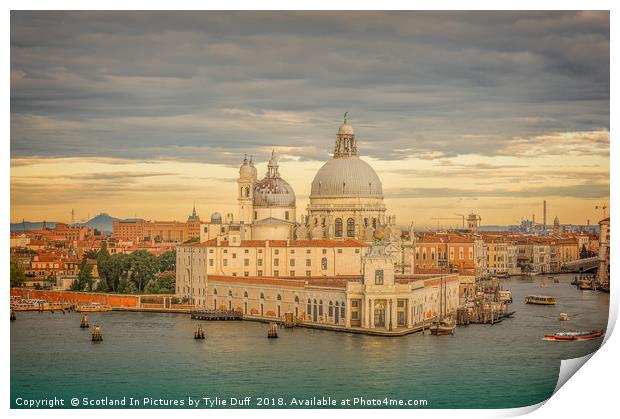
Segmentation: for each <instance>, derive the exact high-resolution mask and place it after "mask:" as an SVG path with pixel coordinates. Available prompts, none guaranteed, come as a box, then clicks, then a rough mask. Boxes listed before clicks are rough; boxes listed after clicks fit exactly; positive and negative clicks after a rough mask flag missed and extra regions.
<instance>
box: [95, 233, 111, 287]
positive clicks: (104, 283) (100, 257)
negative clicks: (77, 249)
mask: <svg viewBox="0 0 620 419" xmlns="http://www.w3.org/2000/svg"><path fill="white" fill-rule="evenodd" d="M109 259H110V253H109V252H108V244H107V243H106V242H102V244H101V248H100V249H99V251H98V252H97V271H98V272H99V284H97V291H102V292H105V291H109V289H110V286H109V263H108V260H109Z"/></svg>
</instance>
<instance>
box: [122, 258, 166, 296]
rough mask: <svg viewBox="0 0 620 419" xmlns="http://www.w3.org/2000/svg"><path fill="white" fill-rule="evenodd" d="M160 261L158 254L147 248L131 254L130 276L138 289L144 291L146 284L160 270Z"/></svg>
mask: <svg viewBox="0 0 620 419" xmlns="http://www.w3.org/2000/svg"><path fill="white" fill-rule="evenodd" d="M158 262H159V261H158V260H157V256H155V255H152V254H151V253H149V252H147V251H146V250H137V251H135V252H133V253H131V254H130V255H129V264H130V270H131V277H130V278H131V281H132V282H133V283H134V284H135V285H136V287H137V289H138V291H143V290H144V287H145V286H146V284H148V283H149V281H151V280H152V279H153V278H155V274H157V273H158V272H159V263H158Z"/></svg>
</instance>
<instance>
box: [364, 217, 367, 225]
mask: <svg viewBox="0 0 620 419" xmlns="http://www.w3.org/2000/svg"><path fill="white" fill-rule="evenodd" d="M364 227H368V218H364Z"/></svg>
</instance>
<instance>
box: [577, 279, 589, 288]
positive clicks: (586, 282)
mask: <svg viewBox="0 0 620 419" xmlns="http://www.w3.org/2000/svg"><path fill="white" fill-rule="evenodd" d="M579 289H580V290H591V289H592V281H590V280H587V279H582V280H580V281H579Z"/></svg>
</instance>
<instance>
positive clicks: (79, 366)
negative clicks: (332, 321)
mask: <svg viewBox="0 0 620 419" xmlns="http://www.w3.org/2000/svg"><path fill="white" fill-rule="evenodd" d="M571 279H572V276H568V275H567V276H562V277H561V282H560V283H559V284H554V283H552V281H550V280H546V279H545V281H546V283H547V287H544V288H541V286H540V283H541V278H540V277H527V278H525V277H524V278H510V279H506V280H504V281H503V285H504V288H505V289H510V290H511V291H512V294H513V299H514V303H513V304H512V306H511V307H512V309H514V310H516V312H517V313H516V315H515V317H514V318H512V319H508V320H505V321H504V322H502V323H500V324H497V325H493V326H490V325H470V326H467V327H459V328H457V332H456V334H455V335H454V336H439V337H438V336H431V335H422V334H419V333H418V334H412V335H408V336H404V337H397V338H385V337H375V336H364V335H357V334H350V333H337V332H330V331H322V330H312V329H304V328H296V329H281V330H280V338H279V339H267V337H266V335H267V325H265V324H262V323H254V322H245V321H244V322H212V323H209V322H203V325H204V326H205V330H206V335H207V339H206V340H204V341H195V340H194V339H193V330H194V326H195V325H196V321H193V320H190V319H189V317H188V316H187V315H178V314H154V313H124V312H109V313H92V314H90V315H89V318H90V322H91V325H92V324H95V323H96V324H100V325H101V326H102V332H103V336H104V341H103V342H100V343H92V342H91V341H90V332H89V330H83V329H80V328H79V323H80V315H79V314H77V313H71V314H66V315H63V314H60V313H54V314H52V313H37V312H32V313H18V317H17V320H16V321H14V322H11V405H12V407H14V408H19V407H20V406H18V405H17V404H16V400H17V398H23V399H45V398H51V397H58V398H64V399H66V400H67V401H68V400H69V399H71V398H73V397H78V398H79V399H80V400H81V399H83V398H84V397H87V398H91V399H101V398H103V397H108V398H122V397H123V396H124V397H126V398H129V397H134V398H137V399H142V398H144V397H150V398H153V399H159V398H163V399H175V398H176V399H187V397H188V396H189V397H193V398H203V397H211V398H215V397H221V398H225V399H229V398H231V397H235V398H239V399H241V398H244V397H247V396H250V397H252V403H251V405H250V407H257V399H258V398H272V397H273V398H279V397H281V398H282V399H283V402H284V403H286V405H283V406H282V407H291V406H290V404H289V402H290V400H291V398H294V397H295V398H306V399H307V398H312V397H317V398H321V397H332V398H334V399H337V400H340V399H347V398H350V399H352V398H354V397H364V398H367V399H382V398H385V397H387V398H390V399H426V400H428V407H429V408H507V407H520V406H527V405H531V404H535V403H538V402H540V401H543V400H545V399H547V398H548V397H549V396H550V395H551V394H552V392H553V390H554V388H555V385H556V382H557V378H558V372H559V368H560V360H562V359H567V358H575V357H580V356H583V355H586V354H588V353H591V352H593V351H595V350H596V349H597V348H598V347H599V346H600V344H601V342H602V340H601V339H597V340H593V341H584V342H549V341H544V340H542V339H541V338H542V336H543V335H544V334H546V333H552V332H557V331H568V330H584V329H590V328H605V327H606V326H607V316H608V305H609V295H608V294H601V293H598V292H592V291H579V290H578V289H576V288H575V287H574V286H571V285H570V281H571ZM527 294H546V295H552V296H555V297H557V300H558V304H557V306H555V307H553V306H533V305H525V304H524V302H523V300H524V297H525V296H526V295H527ZM560 312H566V313H569V314H570V315H571V316H572V318H571V320H570V321H568V322H559V321H558V320H557V316H558V314H559V313H560ZM276 402H277V400H276ZM66 404H67V402H66ZM201 407H204V404H202V405H201ZM242 407H245V406H242ZM268 407H271V406H268ZM275 407H278V406H275Z"/></svg>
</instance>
